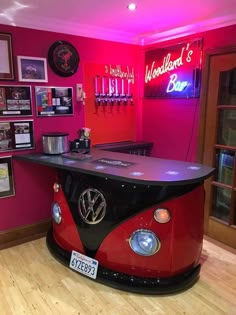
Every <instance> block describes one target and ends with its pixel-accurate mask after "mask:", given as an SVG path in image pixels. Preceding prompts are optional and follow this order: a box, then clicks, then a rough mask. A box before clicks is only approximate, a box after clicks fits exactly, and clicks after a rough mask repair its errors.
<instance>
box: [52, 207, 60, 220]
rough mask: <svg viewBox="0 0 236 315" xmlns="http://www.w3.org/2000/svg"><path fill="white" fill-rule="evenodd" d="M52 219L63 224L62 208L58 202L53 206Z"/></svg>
mask: <svg viewBox="0 0 236 315" xmlns="http://www.w3.org/2000/svg"><path fill="white" fill-rule="evenodd" d="M52 218H53V220H54V221H55V222H56V223H57V224H60V223H61V208H60V206H59V204H58V203H57V202H54V203H53V204H52Z"/></svg>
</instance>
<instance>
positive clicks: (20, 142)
mask: <svg viewBox="0 0 236 315" xmlns="http://www.w3.org/2000/svg"><path fill="white" fill-rule="evenodd" d="M33 148H34V136H33V120H16V121H6V120H5V121H3V122H0V152H1V151H13V150H26V149H33Z"/></svg>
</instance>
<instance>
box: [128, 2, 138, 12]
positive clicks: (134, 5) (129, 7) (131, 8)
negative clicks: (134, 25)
mask: <svg viewBox="0 0 236 315" xmlns="http://www.w3.org/2000/svg"><path fill="white" fill-rule="evenodd" d="M136 8H137V5H136V4H135V3H130V4H129V5H128V9H129V10H130V11H134V10H136Z"/></svg>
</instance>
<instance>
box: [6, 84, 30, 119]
mask: <svg viewBox="0 0 236 315" xmlns="http://www.w3.org/2000/svg"><path fill="white" fill-rule="evenodd" d="M14 116H15V117H17V116H32V95H31V87H30V86H26V85H23V86H21V85H0V117H14Z"/></svg>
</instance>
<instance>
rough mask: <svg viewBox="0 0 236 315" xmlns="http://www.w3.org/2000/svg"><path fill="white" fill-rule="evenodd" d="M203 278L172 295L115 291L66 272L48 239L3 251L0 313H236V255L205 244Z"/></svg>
mask: <svg viewBox="0 0 236 315" xmlns="http://www.w3.org/2000/svg"><path fill="white" fill-rule="evenodd" d="M201 260H202V270H201V276H200V280H199V281H198V282H197V283H196V284H195V285H194V286H193V287H192V288H191V289H189V290H187V291H185V292H182V293H179V294H175V295H171V296H144V295H138V294H131V293H127V292H123V291H118V290H115V289H111V288H109V287H106V286H104V285H101V284H97V283H96V282H93V281H91V280H89V279H87V278H85V277H83V276H80V275H79V274H77V273H75V272H73V271H71V270H69V269H67V268H66V267H64V266H63V265H61V264H60V263H59V262H57V261H56V260H55V259H54V258H53V257H52V256H51V255H50V253H49V252H48V250H47V247H46V245H45V238H42V239H39V240H36V241H32V242H30V243H26V244H22V245H19V246H16V247H12V248H9V249H4V250H2V251H0V314H1V315H7V314H14V315H21V314H40V315H47V314H64V315H69V314H80V315H83V314H86V315H93V314H98V315H104V314H107V315H113V314H118V315H133V314H142V315H146V314H152V315H156V314H157V315H163V314H167V315H172V314H173V315H178V314H182V315H183V314H185V315H191V314H194V315H218V314H227V315H235V314H236V255H235V253H234V252H233V251H232V252H229V251H227V250H225V249H223V248H221V247H218V246H216V245H215V244H213V243H212V242H209V241H208V240H204V249H203V252H202V258H201Z"/></svg>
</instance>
